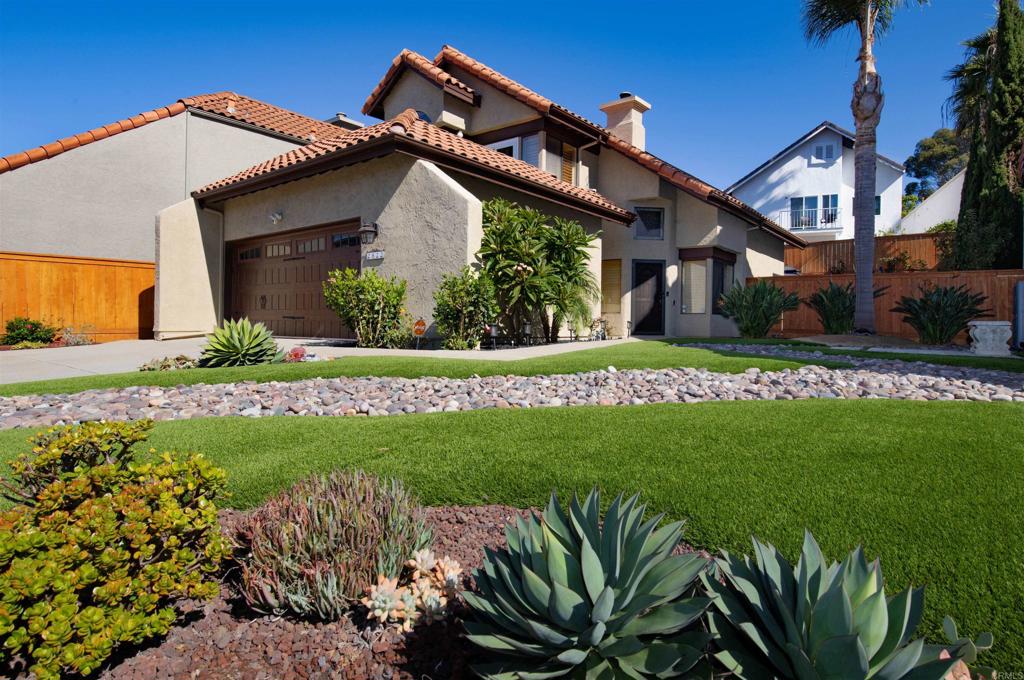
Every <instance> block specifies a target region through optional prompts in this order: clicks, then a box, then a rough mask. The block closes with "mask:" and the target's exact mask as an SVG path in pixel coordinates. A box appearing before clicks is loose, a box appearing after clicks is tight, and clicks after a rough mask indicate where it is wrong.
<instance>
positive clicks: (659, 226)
mask: <svg viewBox="0 0 1024 680" xmlns="http://www.w3.org/2000/svg"><path fill="white" fill-rule="evenodd" d="M635 212H636V222H635V223H634V224H635V225H636V231H635V232H633V238H636V239H645V240H653V241H660V240H662V239H663V238H665V226H664V221H665V211H664V209H662V208H636V210H635Z"/></svg>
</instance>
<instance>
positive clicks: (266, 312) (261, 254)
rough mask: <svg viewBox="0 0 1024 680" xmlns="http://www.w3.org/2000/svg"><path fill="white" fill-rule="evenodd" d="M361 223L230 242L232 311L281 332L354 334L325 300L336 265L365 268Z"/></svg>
mask: <svg viewBox="0 0 1024 680" xmlns="http://www.w3.org/2000/svg"><path fill="white" fill-rule="evenodd" d="M358 228H359V224H358V223H346V224H339V225H334V226H331V227H318V228H316V229H307V230H303V231H297V232H291V233H287V234H277V235H274V236H266V237H262V238H258V239H251V240H246V241H236V242H233V243H231V244H229V245H228V252H227V258H228V263H229V265H228V271H229V275H228V290H227V291H226V300H227V305H226V310H225V311H226V315H227V316H229V317H231V318H235V319H238V318H241V317H243V316H245V317H249V319H250V320H251V321H253V322H256V321H261V322H263V323H264V324H266V325H267V327H268V328H270V330H272V331H273V332H274V334H275V335H279V336H285V337H299V338H352V337H353V335H352V332H351V331H350V330H349V329H348V328H347V327H346V326H344V325H343V324H342V323H341V321H340V320H339V319H338V315H337V314H335V313H334V312H332V311H331V310H329V309H327V307H326V305H325V304H324V294H323V282H324V281H325V280H327V273H328V272H330V271H331V270H333V269H344V268H345V267H352V268H354V269H359V236H358V234H357V233H356V230H357V229H358Z"/></svg>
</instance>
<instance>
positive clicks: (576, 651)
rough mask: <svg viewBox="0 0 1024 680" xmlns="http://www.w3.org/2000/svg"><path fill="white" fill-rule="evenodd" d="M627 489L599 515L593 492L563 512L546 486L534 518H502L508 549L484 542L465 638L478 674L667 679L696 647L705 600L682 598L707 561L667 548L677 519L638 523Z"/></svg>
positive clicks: (701, 643)
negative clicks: (478, 656)
mask: <svg viewBox="0 0 1024 680" xmlns="http://www.w3.org/2000/svg"><path fill="white" fill-rule="evenodd" d="M637 499H638V496H633V497H632V498H630V499H628V500H625V501H624V500H623V497H622V496H621V495H620V496H619V497H617V498H616V499H615V500H614V501H612V503H611V506H610V507H609V508H608V512H607V513H606V514H605V517H604V522H603V525H602V522H601V518H600V513H599V507H600V496H599V493H598V492H597V491H596V490H595V491H592V492H591V493H590V494H589V495H588V496H587V498H586V500H584V502H583V503H582V505H581V504H580V502H579V501H578V499H577V498H576V497H573V500H572V503H571V504H570V506H569V512H568V514H566V513H565V512H564V511H563V510H562V508H561V507H560V506H559V504H558V499H557V497H556V496H554V495H552V496H551V501H550V502H549V503H548V506H547V508H546V509H545V510H544V513H543V515H542V516H541V517H537V516H536V515H533V516H531V517H530V518H529V519H526V520H523V519H519V520H517V522H516V524H515V526H512V525H509V526H508V527H506V530H505V534H506V536H507V538H508V548H507V549H502V550H499V551H493V550H490V549H488V550H486V555H485V559H484V565H483V568H482V569H478V570H475V571H474V573H473V576H474V578H475V580H476V584H477V587H478V589H479V594H476V593H472V592H465V593H463V596H464V597H465V599H466V602H467V603H468V604H469V606H470V607H471V608H472V611H473V613H474V614H475V617H474V620H470V621H467V622H466V624H465V625H466V631H467V633H468V635H467V639H468V640H469V641H470V642H472V643H473V644H475V645H476V646H478V647H480V648H481V649H483V650H484V651H485V652H486V656H487V660H486V661H485V662H483V663H480V664H477V665H475V666H474V670H475V671H476V672H477V673H478V674H479V675H481V676H482V677H484V678H494V679H500V680H504V679H506V678H508V679H513V678H521V679H524V680H528V679H531V678H555V677H560V676H564V675H568V674H570V673H572V674H574V677H576V676H578V677H581V678H583V677H585V678H618V677H632V678H648V677H659V678H667V677H676V676H679V675H682V674H683V673H686V672H688V671H691V670H692V669H693V668H694V666H695V665H696V664H698V662H699V661H700V660H701V658H702V657H703V655H704V649H705V647H706V645H707V642H708V640H709V637H710V636H709V635H708V634H707V633H706V632H705V631H704V630H702V629H701V628H699V625H700V620H701V618H702V616H703V614H704V610H705V608H706V607H707V606H708V603H709V600H708V599H707V598H703V597H692V596H690V593H691V590H692V589H693V587H694V585H695V583H696V580H697V576H698V575H699V574H700V573H701V572H702V571H704V570H705V569H706V568H707V566H708V561H707V560H706V559H704V558H702V557H700V556H698V555H695V554H689V555H672V551H673V548H675V547H676V545H677V544H678V543H679V538H680V534H681V523H679V522H676V523H672V524H668V525H666V526H663V527H660V528H659V527H658V525H659V524H660V522H661V519H662V515H658V516H656V517H654V518H652V519H649V520H647V521H646V522H645V521H644V512H645V510H646V506H643V505H638V504H637Z"/></svg>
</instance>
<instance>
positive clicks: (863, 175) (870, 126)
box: [850, 2, 885, 333]
mask: <svg viewBox="0 0 1024 680" xmlns="http://www.w3.org/2000/svg"><path fill="white" fill-rule="evenodd" d="M864 4H865V17H864V20H863V22H862V23H861V24H860V26H859V28H860V33H861V50H860V56H859V57H858V61H860V70H859V73H858V75H857V81H856V82H855V83H854V84H853V100H852V101H851V102H850V109H851V110H852V111H853V120H854V122H855V123H856V130H857V132H856V141H855V142H854V147H853V154H854V170H853V186H854V188H853V191H854V193H853V259H854V273H855V278H854V281H855V283H854V291H855V293H856V296H857V298H856V300H857V301H856V308H855V311H854V315H853V325H854V328H855V329H856V330H857V331H865V332H869V333H874V332H875V298H874V269H875V172H876V169H877V151H876V149H875V144H876V131H877V129H878V122H879V120H880V119H881V117H882V106H883V104H884V102H885V97H884V95H883V94H882V79H881V78H880V77H879V75H878V72H877V71H876V70H875V57H874V54H873V53H872V48H873V46H874V42H875V35H874V17H873V16H872V14H871V10H872V4H873V3H871V2H865V3H864Z"/></svg>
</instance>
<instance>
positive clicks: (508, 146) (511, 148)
mask: <svg viewBox="0 0 1024 680" xmlns="http://www.w3.org/2000/svg"><path fill="white" fill-rule="evenodd" d="M487 147H488V148H490V149H494V150H495V151H497V152H498V153H503V154H505V155H506V156H511V157H512V158H519V157H520V150H519V138H518V137H513V138H511V139H503V140H501V141H500V142H494V143H493V144H488V145H487Z"/></svg>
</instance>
